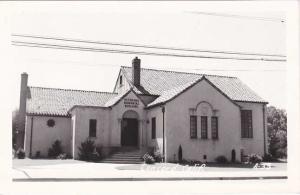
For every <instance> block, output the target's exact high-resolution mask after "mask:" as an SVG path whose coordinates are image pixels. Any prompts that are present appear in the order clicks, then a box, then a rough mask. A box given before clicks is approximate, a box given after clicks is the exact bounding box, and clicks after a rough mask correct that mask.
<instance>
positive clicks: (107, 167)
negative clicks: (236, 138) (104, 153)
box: [12, 159, 287, 181]
mask: <svg viewBox="0 0 300 195" xmlns="http://www.w3.org/2000/svg"><path fill="white" fill-rule="evenodd" d="M14 161H15V160H14ZM12 177H13V180H14V181H131V180H135V181H137V180H209V179H217V180H218V179H285V178H287V172H286V163H272V168H270V169H254V168H236V167H187V166H182V165H177V164H171V163H165V164H163V163H157V164H155V165H146V164H108V163H89V162H82V161H76V160H30V159H25V160H24V161H23V162H22V160H17V161H15V162H14V163H13V175H12Z"/></svg>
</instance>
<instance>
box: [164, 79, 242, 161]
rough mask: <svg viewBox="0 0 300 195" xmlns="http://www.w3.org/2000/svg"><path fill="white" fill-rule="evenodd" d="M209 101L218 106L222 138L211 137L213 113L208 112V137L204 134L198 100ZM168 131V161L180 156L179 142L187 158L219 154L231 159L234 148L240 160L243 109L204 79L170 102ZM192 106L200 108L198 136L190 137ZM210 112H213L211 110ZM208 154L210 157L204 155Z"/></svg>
mask: <svg viewBox="0 0 300 195" xmlns="http://www.w3.org/2000/svg"><path fill="white" fill-rule="evenodd" d="M201 101H206V102H208V103H209V104H210V105H212V107H213V109H216V110H217V111H216V113H215V116H218V126H219V128H218V134H219V139H217V140H213V139H211V130H210V116H208V139H206V140H205V139H201V138H200V128H201V124H200V116H201V115H202V113H201V112H202V111H201V110H199V108H197V107H196V106H197V104H198V103H199V102H201ZM165 107H166V113H165V114H166V116H167V117H166V131H167V135H166V136H167V137H166V139H167V145H166V147H167V148H166V152H167V161H174V160H177V159H178V148H179V145H181V147H182V151H183V152H182V156H183V158H184V159H187V160H200V161H202V162H205V161H214V159H215V158H216V157H217V156H219V155H224V156H226V157H227V159H228V160H230V159H231V151H232V150H233V149H234V150H235V152H236V160H240V155H239V151H240V148H241V119H240V109H239V107H238V106H237V105H235V104H233V103H232V102H231V101H230V100H229V99H228V98H226V97H225V96H223V95H222V94H221V93H220V92H219V91H218V90H216V89H215V88H214V87H213V86H211V85H210V84H209V83H208V82H207V81H205V80H203V81H201V82H199V83H197V84H196V85H195V86H193V87H192V88H190V89H188V90H187V91H185V92H184V93H183V94H181V95H179V96H178V97H176V98H175V99H174V100H172V101H170V102H168V103H167V104H166V105H165ZM190 108H194V109H196V110H195V112H196V113H194V114H196V115H197V129H198V133H197V134H198V138H197V139H191V138H190ZM208 115H210V113H208ZM204 155H206V156H207V159H206V160H205V159H204Z"/></svg>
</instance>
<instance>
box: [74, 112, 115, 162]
mask: <svg viewBox="0 0 300 195" xmlns="http://www.w3.org/2000/svg"><path fill="white" fill-rule="evenodd" d="M109 114H110V110H109V109H103V108H92V107H76V108H75V109H74V110H73V111H72V121H73V125H72V128H73V129H72V131H73V135H72V136H73V138H72V140H73V143H72V145H73V146H72V147H73V153H72V156H73V158H74V159H78V152H79V150H78V147H80V145H81V143H82V142H84V141H86V140H87V139H88V138H90V139H91V140H93V141H94V142H95V145H97V146H102V147H107V146H109V145H110V143H109V141H110V140H109V130H110V127H109V125H110V123H109V120H110V115H109ZM90 119H96V120H97V126H96V137H89V121H90Z"/></svg>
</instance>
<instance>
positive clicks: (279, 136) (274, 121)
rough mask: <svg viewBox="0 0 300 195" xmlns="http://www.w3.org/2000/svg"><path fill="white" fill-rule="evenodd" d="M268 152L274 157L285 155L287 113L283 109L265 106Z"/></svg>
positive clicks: (283, 156)
mask: <svg viewBox="0 0 300 195" xmlns="http://www.w3.org/2000/svg"><path fill="white" fill-rule="evenodd" d="M267 129H268V142H269V153H270V154H271V155H272V156H274V157H276V158H286V157H287V114H286V111H285V110H284V109H278V108H276V107H274V106H269V107H267Z"/></svg>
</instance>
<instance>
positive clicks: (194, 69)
mask: <svg viewBox="0 0 300 195" xmlns="http://www.w3.org/2000/svg"><path fill="white" fill-rule="evenodd" d="M36 60H38V61H39V59H36ZM46 61H48V60H46ZM59 62H62V63H65V61H59ZM55 63H56V62H55ZM67 63H70V62H67ZM72 63H73V64H72V66H82V67H117V68H120V65H117V64H102V63H101V64H99V63H96V64H95V63H93V64H86V63H83V62H82V63H79V64H74V63H78V62H72ZM145 68H148V69H157V67H145ZM163 70H168V71H173V70H174V71H175V70H176V71H185V72H186V71H216V72H218V71H219V72H220V71H222V72H223V71H227V72H228V71H229V72H233V71H237V72H285V71H286V69H207V68H174V67H171V68H170V67H165V68H164V69H163Z"/></svg>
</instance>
